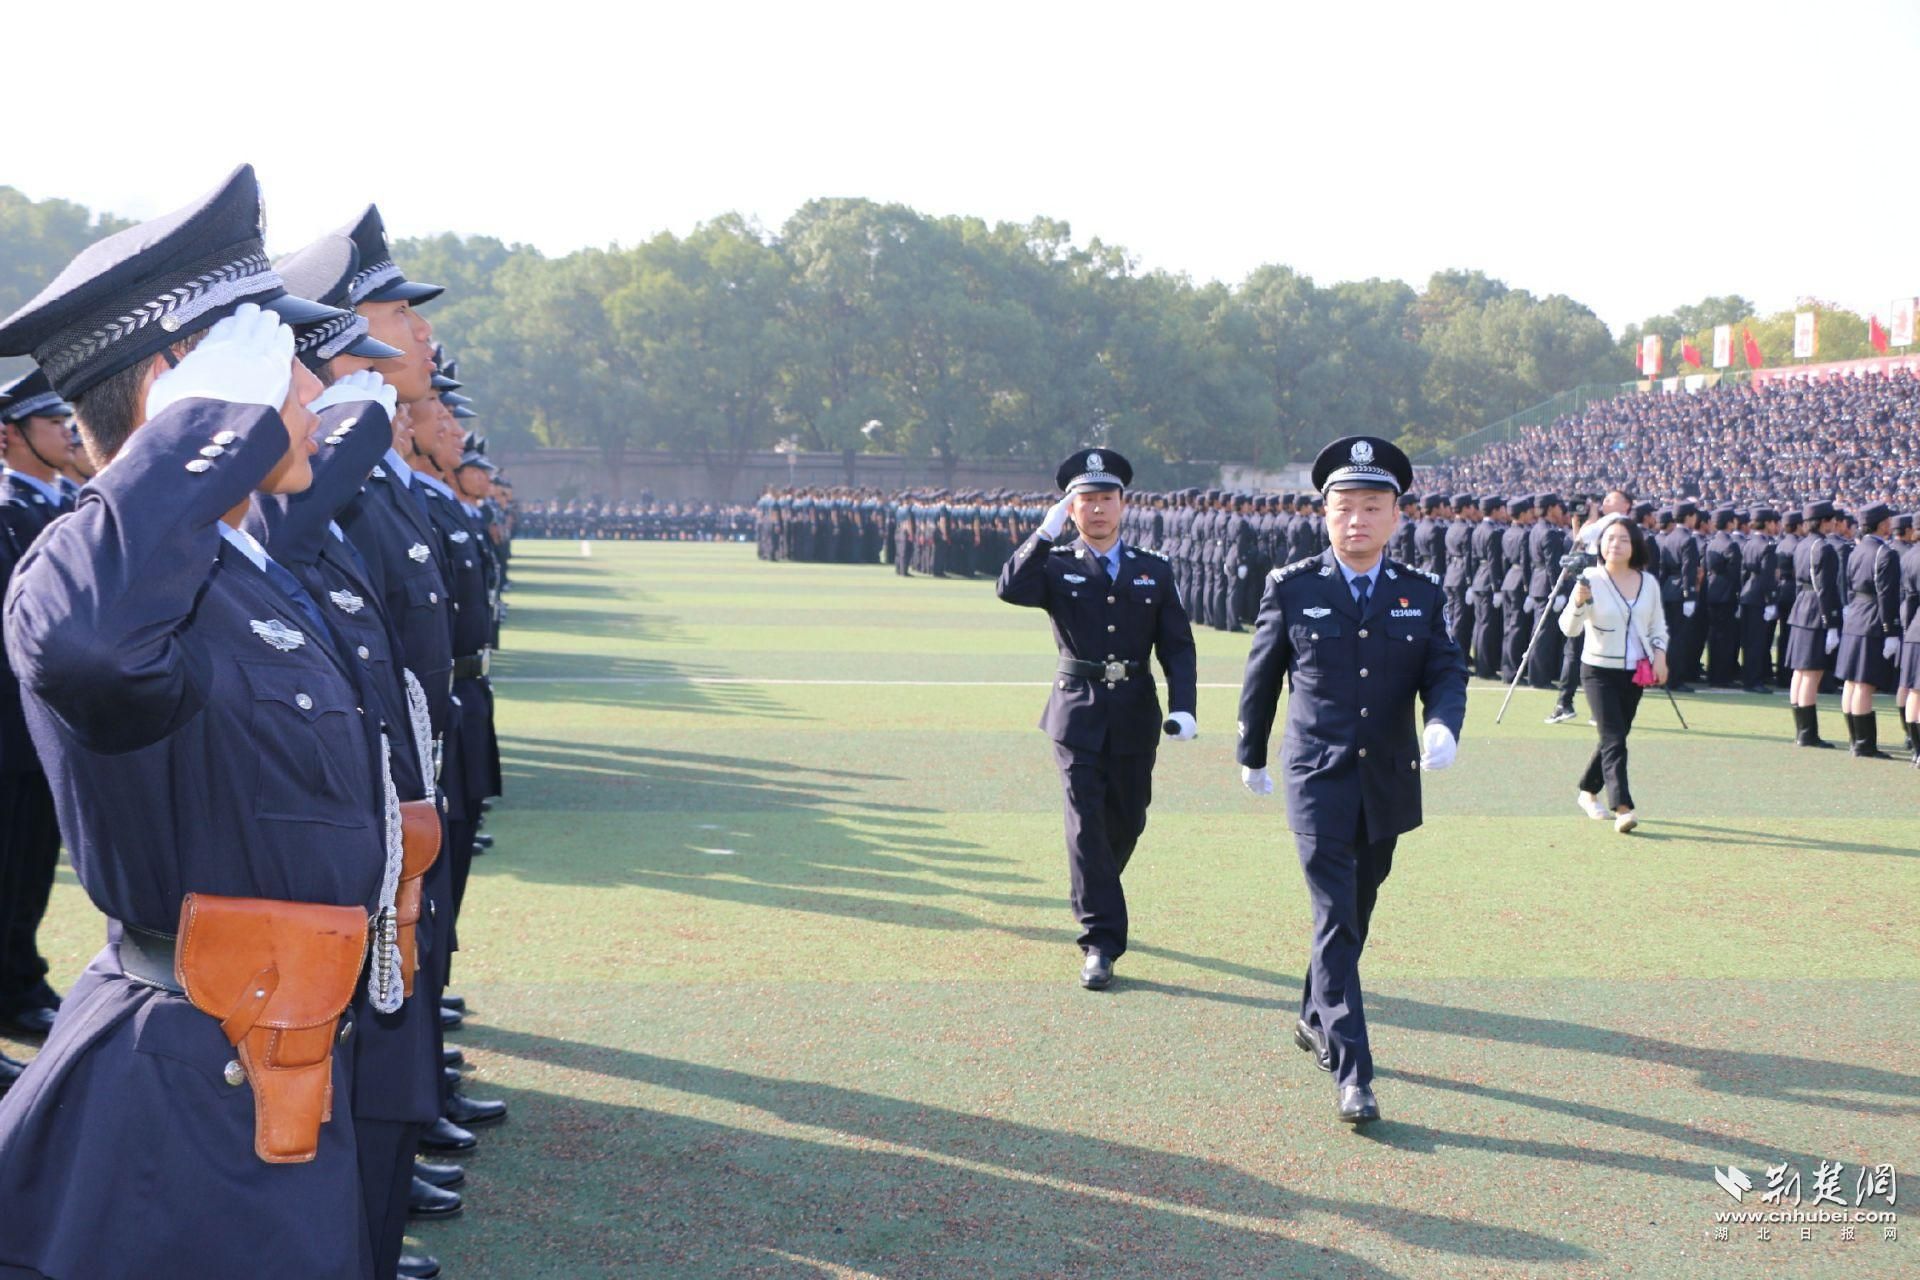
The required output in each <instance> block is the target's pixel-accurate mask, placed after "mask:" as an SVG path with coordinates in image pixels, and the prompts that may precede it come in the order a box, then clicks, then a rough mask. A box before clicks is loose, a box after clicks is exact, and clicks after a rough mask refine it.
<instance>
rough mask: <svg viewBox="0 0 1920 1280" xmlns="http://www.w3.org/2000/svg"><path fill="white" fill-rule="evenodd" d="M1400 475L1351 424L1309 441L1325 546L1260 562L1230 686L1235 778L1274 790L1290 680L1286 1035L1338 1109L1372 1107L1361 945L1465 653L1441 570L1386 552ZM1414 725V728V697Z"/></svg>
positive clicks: (1452, 702) (1435, 753)
mask: <svg viewBox="0 0 1920 1280" xmlns="http://www.w3.org/2000/svg"><path fill="white" fill-rule="evenodd" d="M1412 478H1413V466H1412V464H1411V463H1409V462H1408V460H1407V456H1406V454H1404V453H1402V452H1401V451H1400V450H1399V449H1398V448H1396V447H1394V445H1392V444H1391V443H1389V442H1388V441H1385V440H1378V439H1374V438H1371V437H1367V436H1348V437H1346V438H1344V439H1340V440H1336V441H1334V442H1333V443H1332V444H1330V445H1328V446H1327V447H1326V448H1325V449H1323V450H1321V452H1320V456H1319V457H1318V458H1317V459H1315V460H1314V464H1313V480H1314V483H1315V484H1316V485H1317V486H1319V488H1320V489H1321V491H1322V492H1323V493H1325V495H1326V499H1327V533H1328V536H1329V537H1330V538H1331V540H1332V544H1333V545H1332V546H1331V547H1330V548H1329V549H1328V550H1326V551H1323V552H1322V553H1321V554H1320V555H1318V556H1315V557H1313V558H1311V559H1308V560H1302V561H1298V562H1296V563H1294V564H1290V565H1288V566H1286V567H1285V568H1283V569H1276V570H1274V571H1273V572H1272V573H1271V574H1269V575H1268V581H1267V586H1266V594H1265V596H1264V598H1263V599H1262V600H1261V602H1260V617H1259V620H1258V622H1256V623H1255V625H1254V634H1253V645H1252V648H1251V650H1250V651H1249V652H1248V654H1247V671H1246V680H1245V683H1244V685H1243V687H1242V689H1241V693H1240V746H1239V759H1240V766H1241V769H1240V773H1241V780H1242V781H1243V782H1244V784H1245V785H1246V787H1247V789H1248V790H1249V791H1252V792H1253V793H1254V794H1255V795H1259V796H1266V795H1271V794H1272V793H1273V779H1272V777H1271V776H1270V775H1269V774H1268V772H1267V739H1268V737H1269V736H1270V734H1271V733H1272V730H1273V720H1274V713H1275V708H1276V706H1277V705H1278V702H1279V698H1280V685H1281V681H1282V680H1283V679H1290V680H1291V682H1292V686H1293V696H1292V697H1291V698H1289V699H1288V701H1287V727H1286V738H1285V745H1284V747H1283V749H1282V756H1281V772H1282V775H1283V777H1284V780H1285V785H1286V790H1287V825H1288V826H1290V827H1291V828H1292V829H1293V833H1294V840H1295V843H1296V844H1297V845H1298V847H1299V854H1300V867H1301V870H1302V871H1303V872H1304V873H1305V874H1306V880H1307V891H1308V894H1309V896H1310V897H1311V898H1312V901H1313V951H1312V956H1311V958H1310V960H1309V962H1308V966H1307V980H1306V988H1305V990H1304V991H1303V992H1302V995H1301V1000H1300V1020H1299V1023H1298V1024H1297V1026H1296V1028H1295V1031H1294V1043H1296V1044H1297V1045H1299V1046H1300V1047H1301V1048H1302V1049H1305V1050H1308V1051H1309V1052H1312V1053H1313V1054H1314V1055H1315V1056H1316V1058H1317V1059H1318V1060H1319V1063H1320V1066H1321V1069H1322V1070H1326V1071H1331V1072H1332V1073H1333V1076H1334V1081H1335V1105H1336V1109H1337V1113H1338V1115H1339V1118H1340V1119H1341V1120H1343V1121H1345V1122H1347V1123H1349V1124H1363V1123H1366V1122H1367V1121H1371V1120H1377V1119H1379V1117H1380V1108H1379V1105H1378V1103H1377V1102H1376V1101H1375V1100H1374V1096H1373V1054H1372V1051H1371V1048H1370V1047H1369V1045H1368V1041H1367V1023H1366V1014H1365V1010H1364V1008H1363V1007H1362V1004H1361V998H1360V952H1361V949H1362V948H1363V947H1365V945H1366V941H1367V927H1368V923H1369V921H1370V919H1371V917H1372V915H1373V907H1374V902H1375V901H1376V899H1377V898H1378V895H1379V892H1380V885H1381V883H1382V882H1383V881H1384V880H1386V878H1387V873H1388V872H1389V871H1390V870H1391V869H1392V867H1393V850H1394V845H1395V843H1396V841H1397V840H1398V838H1399V837H1400V835H1401V834H1402V833H1404V832H1407V831H1411V830H1413V829H1414V828H1415V827H1417V826H1419V825H1420V769H1421V767H1422V765H1424V766H1425V767H1426V768H1428V769H1444V768H1446V767H1447V766H1448V765H1450V764H1452V763H1453V757H1454V752H1455V751H1456V749H1457V746H1458V742H1459V737H1460V726H1461V723H1462V722H1463V720H1464V719H1465V717H1466V710H1467V664H1466V659H1465V657H1464V656H1462V654H1461V652H1460V647H1459V646H1458V645H1457V644H1456V643H1455V642H1454V639H1453V636H1452V635H1451V634H1450V633H1449V630H1448V626H1447V618H1446V616H1445V611H1444V608H1443V593H1442V590H1441V586H1440V583H1439V580H1438V579H1437V578H1435V577H1434V576H1433V575H1432V574H1427V573H1422V572H1420V571H1419V570H1417V569H1413V568H1410V567H1408V566H1407V565H1404V564H1400V563H1398V562H1396V561H1394V560H1392V559H1390V558H1388V557H1386V556H1385V555H1384V554H1383V549H1384V548H1385V547H1386V545H1387V540H1388V537H1389V536H1390V535H1391V534H1392V532H1393V526H1394V523H1395V520H1396V519H1397V516H1396V513H1395V510H1394V495H1395V494H1397V493H1399V492H1400V491H1401V490H1402V489H1404V488H1405V487H1406V486H1407V485H1408V484H1409V483H1410V482H1411V480H1412ZM1415 694H1418V695H1419V696H1420V699H1421V701H1422V702H1423V703H1424V705H1425V717H1424V718H1425V721H1426V727H1425V729H1424V730H1423V731H1422V732H1420V733H1419V734H1418V735H1416V733H1415V730H1414V695H1415Z"/></svg>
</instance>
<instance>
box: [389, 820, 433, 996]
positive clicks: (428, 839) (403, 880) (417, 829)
mask: <svg viewBox="0 0 1920 1280" xmlns="http://www.w3.org/2000/svg"><path fill="white" fill-rule="evenodd" d="M439 856H440V811H439V809H438V808H436V807H435V805H434V803H433V801H431V800H402V801H401V802H400V887H399V889H398V890H397V891H395V893H394V895H393V914H394V922H395V923H396V924H397V925H398V926H399V929H398V931H397V932H398V941H399V945H400V978H401V989H402V990H403V991H404V992H405V993H406V994H407V995H412V994H413V971H414V970H415V969H417V968H419V966H420V957H419V955H418V940H419V930H418V929H417V928H416V926H417V925H418V924H419V923H420V900H421V896H422V893H423V889H424V886H423V882H424V881H425V879H426V875H427V868H429V867H431V866H432V865H433V861H434V859H435V858H438V857H439Z"/></svg>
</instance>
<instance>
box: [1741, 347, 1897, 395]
mask: <svg viewBox="0 0 1920 1280" xmlns="http://www.w3.org/2000/svg"><path fill="white" fill-rule="evenodd" d="M1901 372H1905V373H1906V374H1907V375H1908V376H1910V377H1915V378H1920V355H1911V356H1874V357H1872V358H1870V359H1866V360H1835V361H1833V362H1831V363H1829V364H1790V365H1782V366H1780V367H1779V368H1775V369H1755V370H1754V371H1753V380H1752V381H1753V385H1754V386H1756V387H1763V386H1765V385H1766V384H1767V383H1769V382H1792V381H1794V380H1795V379H1802V380H1805V381H1809V382H1825V381H1826V380H1827V379H1829V378H1864V377H1867V376H1869V375H1873V374H1877V375H1879V376H1880V377H1883V378H1888V377H1892V376H1893V375H1894V374H1897V373H1901Z"/></svg>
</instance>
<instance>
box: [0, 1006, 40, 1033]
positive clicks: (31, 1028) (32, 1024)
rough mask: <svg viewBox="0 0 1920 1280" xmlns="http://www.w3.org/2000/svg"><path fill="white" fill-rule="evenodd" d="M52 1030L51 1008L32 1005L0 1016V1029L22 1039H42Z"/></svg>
mask: <svg viewBox="0 0 1920 1280" xmlns="http://www.w3.org/2000/svg"><path fill="white" fill-rule="evenodd" d="M52 1030H53V1010H51V1009H43V1008H41V1007H40V1006H39V1005H32V1006H29V1007H27V1008H24V1009H15V1010H14V1011H13V1012H12V1013H9V1014H6V1015H4V1016H0V1031H5V1032H7V1033H9V1034H11V1035H16V1036H19V1037H20V1038H21V1039H23V1040H42V1039H45V1038H46V1035H47V1033H48V1032H49V1031H52Z"/></svg>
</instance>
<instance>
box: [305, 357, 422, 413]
mask: <svg viewBox="0 0 1920 1280" xmlns="http://www.w3.org/2000/svg"><path fill="white" fill-rule="evenodd" d="M399 400H400V393H399V392H398V391H396V390H394V388H393V387H392V386H391V385H390V384H389V383H388V382H387V380H386V379H385V378H382V377H381V376H380V375H379V374H377V373H375V372H374V371H373V370H371V369H360V370H357V371H355V372H353V373H350V374H348V375H347V376H346V377H344V378H341V379H339V380H338V381H336V382H335V383H334V384H333V385H332V386H330V387H328V388H327V389H326V390H325V391H322V392H321V393H320V394H319V395H317V396H315V397H314V398H313V403H312V404H310V405H308V406H307V408H309V409H311V410H313V411H314V412H315V413H319V412H320V411H321V410H322V409H331V408H332V407H333V406H334V405H337V404H353V403H354V402H356V401H378V402H379V404H380V406H381V408H383V409H385V410H386V411H387V419H388V420H389V421H391V420H392V419H393V413H394V407H395V406H396V405H397V404H398V403H399Z"/></svg>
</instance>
